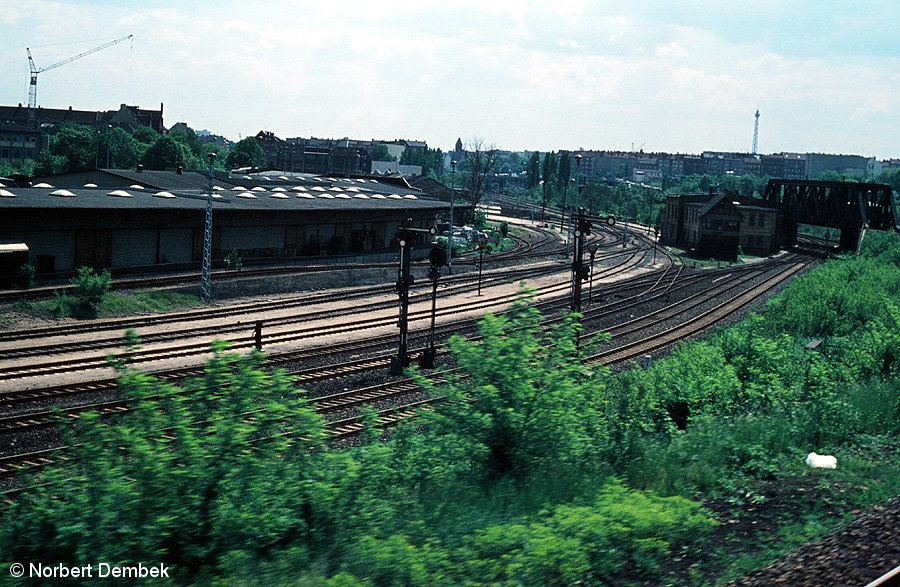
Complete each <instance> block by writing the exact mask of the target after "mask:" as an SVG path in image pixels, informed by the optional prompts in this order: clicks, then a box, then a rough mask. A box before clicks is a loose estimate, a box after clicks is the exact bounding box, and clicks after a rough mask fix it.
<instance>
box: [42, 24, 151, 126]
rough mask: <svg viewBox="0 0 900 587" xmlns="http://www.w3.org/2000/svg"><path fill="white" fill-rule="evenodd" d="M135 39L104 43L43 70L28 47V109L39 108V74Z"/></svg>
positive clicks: (131, 36)
mask: <svg viewBox="0 0 900 587" xmlns="http://www.w3.org/2000/svg"><path fill="white" fill-rule="evenodd" d="M133 37H134V35H128V36H127V37H122V38H121V39H116V40H114V41H110V42H108V43H104V44H103V45H100V46H99V47H94V48H93V49H88V50H87V51H84V52H83V53H79V54H78V55H73V56H72V57H69V58H68V59H63V60H62V61H60V62H58V63H54V64H53V65H48V66H47V67H41V68H38V67H37V66H35V64H34V59H32V57H31V49H30V48H29V47H26V48H25V52H26V53H28V68H29V69H30V70H31V81H30V83H29V85H28V108H29V110H33V109H35V108H37V76H38V74H39V73H43V72H45V71H50V70H51V69H56V68H57V67H60V66H62V65H66V64H67V63H72V62H73V61H75V60H76V59H81V58H82V57H87V56H88V55H90V54H91V53H96V52H97V51H102V50H103V49H106V48H107V47H112V46H113V45H116V44H118V43H121V42H122V41H127V40H128V39H131V38H133Z"/></svg>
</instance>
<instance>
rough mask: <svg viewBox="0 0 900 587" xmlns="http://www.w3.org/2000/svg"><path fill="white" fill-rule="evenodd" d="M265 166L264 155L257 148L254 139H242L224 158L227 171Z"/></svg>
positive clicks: (258, 147) (260, 148) (260, 149)
mask: <svg viewBox="0 0 900 587" xmlns="http://www.w3.org/2000/svg"><path fill="white" fill-rule="evenodd" d="M265 164H266V153H265V151H263V149H262V147H260V146H259V141H257V140H256V137H244V138H243V139H241V140H240V141H238V142H237V143H236V144H235V145H234V146H233V147H231V150H230V151H229V152H228V156H227V157H226V158H225V167H226V168H227V169H237V168H238V167H262V166H264V165H265Z"/></svg>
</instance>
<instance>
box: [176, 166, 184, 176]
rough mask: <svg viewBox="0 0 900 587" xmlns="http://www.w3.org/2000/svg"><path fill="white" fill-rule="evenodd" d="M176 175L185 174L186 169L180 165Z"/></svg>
mask: <svg viewBox="0 0 900 587" xmlns="http://www.w3.org/2000/svg"><path fill="white" fill-rule="evenodd" d="M175 173H176V174H178V175H181V174H182V173H184V167H182V166H181V165H179V166H178V167H176V168H175Z"/></svg>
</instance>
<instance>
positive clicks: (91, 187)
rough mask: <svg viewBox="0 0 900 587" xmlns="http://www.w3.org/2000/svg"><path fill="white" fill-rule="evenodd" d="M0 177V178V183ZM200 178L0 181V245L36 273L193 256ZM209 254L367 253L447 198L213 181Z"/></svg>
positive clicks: (238, 179) (311, 179)
mask: <svg viewBox="0 0 900 587" xmlns="http://www.w3.org/2000/svg"><path fill="white" fill-rule="evenodd" d="M51 182H52V183H51ZM2 183H3V182H2V180H0V184H2ZM208 185H209V180H208V179H207V177H206V176H205V175H204V174H201V173H192V172H181V171H175V172H159V171H138V170H93V171H88V172H83V173H76V174H67V175H65V176H56V177H48V178H36V180H35V181H33V182H32V186H31V187H17V186H12V185H3V186H2V187H0V210H2V214H0V244H24V245H26V246H27V248H28V252H27V255H28V262H29V263H30V264H32V265H33V266H34V267H35V268H36V270H37V273H38V275H39V276H41V275H46V274H52V273H57V272H63V273H64V272H71V271H72V270H74V269H75V268H77V267H80V266H85V265H86V266H91V267H96V268H114V269H115V268H119V269H124V268H131V269H139V268H148V267H150V268H153V269H159V270H166V269H177V268H178V267H179V266H184V265H190V266H193V265H194V264H197V263H199V261H200V260H201V256H202V251H203V241H204V226H205V214H206V200H207V193H208V192H209V190H208ZM211 193H212V194H213V196H212V210H213V223H212V224H213V231H212V242H213V258H214V259H222V258H223V257H225V256H226V255H227V254H228V253H229V251H231V250H235V251H237V252H238V254H240V255H241V256H242V257H243V258H244V259H245V260H249V259H266V260H277V259H285V260H286V259H293V258H297V257H304V256H322V255H342V254H367V253H373V252H379V251H388V250H390V249H392V248H396V247H395V244H394V243H393V242H392V241H393V238H394V236H395V234H396V232H397V228H398V227H399V226H401V224H405V223H406V222H407V221H408V219H411V221H412V224H413V225H414V226H416V227H429V226H433V225H435V224H436V223H437V221H438V219H439V218H438V217H439V215H440V214H445V213H446V211H447V209H448V208H449V205H448V204H447V203H446V202H441V201H438V200H434V199H429V198H428V197H427V196H426V195H425V194H423V193H422V192H421V191H418V190H414V189H412V188H410V187H408V186H407V187H402V186H401V185H391V184H388V183H383V182H381V181H378V180H374V179H369V178H327V177H318V176H308V175H305V176H300V175H294V176H291V177H288V176H285V175H275V174H270V175H264V174H254V175H245V176H235V177H230V176H221V177H216V178H215V179H214V181H213V188H212V190H211Z"/></svg>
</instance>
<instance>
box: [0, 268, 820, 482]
mask: <svg viewBox="0 0 900 587" xmlns="http://www.w3.org/2000/svg"><path fill="white" fill-rule="evenodd" d="M800 265H802V264H799V263H798V264H795V265H794V267H793V269H792V270H791V271H789V272H788V273H787V276H789V275H792V274H793V273H794V272H796V271H798V270H800ZM766 269H768V270H769V271H773V270H775V269H773V268H760V269H757V270H755V271H749V270H747V271H744V273H745V275H744V276H743V277H742V278H741V279H742V280H743V281H747V280H750V279H753V277H754V273H760V272H763V271H765V270H766ZM787 276H786V275H785V274H784V273H783V272H779V273H777V274H776V275H775V276H773V277H770V278H769V279H767V280H766V281H765V282H763V284H761V285H758V286H756V288H755V289H754V290H753V293H745V294H744V295H743V296H740V297H738V298H737V301H736V302H735V301H732V302H731V303H730V304H722V305H720V306H718V307H717V309H718V311H719V314H722V313H723V312H724V313H728V312H729V311H733V310H734V309H735V308H737V307H740V306H742V305H743V304H746V303H747V302H749V301H751V300H752V299H753V298H755V295H756V294H757V292H758V291H762V290H765V289H767V288H768V287H769V286H770V285H771V284H772V283H773V282H774V281H776V280H783V279H786V278H787ZM648 281H649V280H648ZM661 281H662V280H661V277H657V278H656V282H655V283H656V284H657V286H658V285H659V284H660V282H661ZM740 284H741V281H740V280H737V281H732V282H729V283H728V284H726V285H724V286H723V285H714V286H712V287H708V288H706V289H705V290H704V291H703V292H702V295H701V296H693V297H690V298H686V299H684V300H680V301H678V302H676V303H674V304H671V305H669V306H667V307H666V308H665V309H664V310H665V311H657V312H653V313H651V314H650V315H648V316H645V317H642V318H640V319H637V320H632V321H628V322H625V323H623V324H622V325H620V326H618V327H616V328H613V329H611V331H612V334H613V337H614V338H617V339H620V338H622V337H624V336H627V335H628V334H631V333H633V332H635V331H639V330H643V329H644V328H646V327H647V326H648V325H650V324H652V323H653V322H654V321H656V322H663V321H666V320H670V319H672V318H673V317H674V316H676V315H678V314H684V313H685V312H686V311H687V310H688V309H690V308H691V307H695V306H697V305H699V304H702V303H704V301H705V300H706V298H705V297H704V296H710V297H715V296H717V295H718V296H721V295H722V294H724V293H727V292H729V291H731V290H733V289H735V288H738V287H740ZM682 287H686V286H682ZM652 289H653V288H651V289H650V290H646V291H652ZM665 291H670V287H669V286H666V287H664V288H662V290H661V292H659V293H657V294H656V295H657V296H660V295H663V293H662V292H665ZM710 299H711V298H710ZM633 303H635V302H634V301H632V300H620V301H616V302H613V303H610V304H607V305H606V307H605V308H596V309H593V310H591V311H589V312H587V313H586V314H585V323H588V322H589V321H590V320H592V319H597V318H599V317H601V316H602V315H603V314H604V313H606V314H611V313H613V312H616V311H619V310H621V309H622V308H627V307H628V306H629V304H633ZM614 308H618V309H614ZM722 308H725V309H724V310H723V309H722ZM709 314H710V312H707V313H705V314H704V315H703V316H704V317H706V318H707V319H709V318H708V315H709ZM552 320H554V319H551V320H548V322H549V321H552ZM709 323H711V322H707V323H703V324H702V325H701V326H699V327H697V328H695V329H693V330H685V329H681V330H676V329H670V330H668V331H666V336H667V337H668V338H665V339H659V338H657V339H656V340H655V343H656V344H657V346H664V345H666V344H671V342H673V341H674V340H677V339H680V338H683V337H685V336H689V335H692V334H694V333H696V332H699V331H700V330H702V329H703V328H705V327H707V326H708V325H709ZM673 333H675V334H673ZM645 352H647V345H646V344H644V345H635V344H631V345H627V346H625V347H620V349H619V351H618V352H617V353H616V354H615V355H614V356H613V355H609V353H606V355H607V356H604V357H602V358H596V357H589V358H588V360H589V361H595V360H599V362H602V363H604V364H609V363H613V362H617V361H625V360H628V359H630V358H634V357H636V356H639V355H640V354H642V353H645ZM390 356H391V354H382V355H380V356H374V357H369V358H366V359H360V360H356V361H350V362H347V363H344V364H338V365H330V366H327V367H324V368H316V369H310V370H307V371H306V372H295V373H294V375H295V376H296V377H297V379H298V382H299V383H309V382H312V381H317V380H323V379H329V378H333V377H345V376H348V375H349V374H351V373H354V372H356V373H358V372H362V371H367V370H372V369H381V370H384V368H385V367H386V365H387V364H388V362H389V359H390ZM410 385H413V383H412V382H411V381H410V380H401V381H393V382H388V383H386V384H384V385H383V386H381V387H379V388H378V391H377V394H376V395H373V393H375V392H374V391H373V389H364V390H353V391H349V392H345V393H342V394H338V395H337V396H336V397H340V398H341V401H342V402H343V403H342V404H339V405H337V406H334V405H331V404H330V403H326V404H323V407H328V408H335V409H338V408H344V407H347V405H351V404H352V405H356V404H359V403H365V402H370V401H373V400H375V399H378V398H384V397H386V396H391V397H395V396H397V395H402V394H404V393H408V392H410V391H411V389H410V387H409V386H410ZM354 397H355V398H356V399H351V398H354ZM334 399H335V398H334V397H329V398H317V399H316V400H315V401H316V402H319V401H326V402H331V401H333V400H334ZM347 402H351V404H348V403H347ZM417 404H418V402H417ZM317 405H318V403H317ZM396 407H397V409H399V410H401V411H402V410H404V409H409V406H406V405H399V406H396ZM125 410H127V407H126V405H125V403H124V402H122V401H119V400H113V401H108V402H102V403H98V404H91V405H87V406H80V407H77V408H74V409H68V410H65V411H64V412H60V411H58V410H47V411H44V412H39V413H28V414H24V415H20V416H14V417H8V418H3V419H2V420H0V432H4V431H5V432H13V431H17V430H23V429H34V428H37V427H42V426H50V425H56V424H58V423H59V422H61V421H67V420H69V421H71V420H77V419H78V418H79V417H80V414H82V413H84V412H85V411H92V412H97V413H100V414H101V415H113V414H118V413H122V412H124V411H125ZM51 454H58V453H56V452H51V453H47V452H43V451H42V452H40V453H38V454H35V453H28V454H25V455H10V456H7V457H4V460H3V461H0V476H3V475H6V474H14V473H16V472H19V471H22V470H28V469H31V468H35V467H38V466H41V465H45V464H50V463H52V462H55V461H53V459H50V457H49V455H51ZM48 459H49V460H48Z"/></svg>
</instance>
